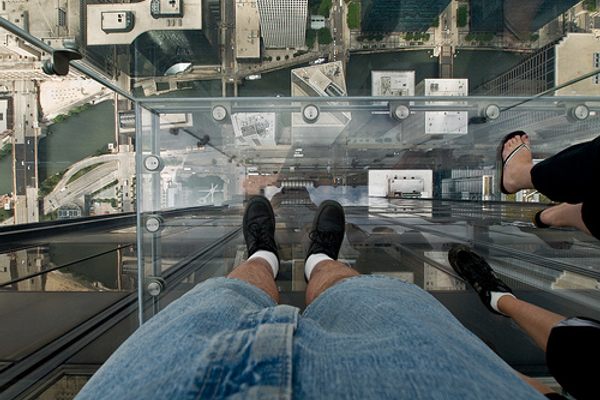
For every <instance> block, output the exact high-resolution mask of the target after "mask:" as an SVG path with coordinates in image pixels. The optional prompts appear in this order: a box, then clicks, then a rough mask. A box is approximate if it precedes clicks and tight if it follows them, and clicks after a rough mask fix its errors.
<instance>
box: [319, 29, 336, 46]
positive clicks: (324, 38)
mask: <svg viewBox="0 0 600 400" xmlns="http://www.w3.org/2000/svg"><path fill="white" fill-rule="evenodd" d="M331 42H333V38H332V37H331V32H330V31H329V28H321V29H319V43H320V44H329V43H331Z"/></svg>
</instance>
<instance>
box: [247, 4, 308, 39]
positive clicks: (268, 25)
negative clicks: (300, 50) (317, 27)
mask: <svg viewBox="0 0 600 400" xmlns="http://www.w3.org/2000/svg"><path fill="white" fill-rule="evenodd" d="M258 12H259V14H260V29H261V34H262V37H263V40H264V45H265V47H266V48H268V49H285V48H296V47H302V46H304V43H305V36H306V18H307V15H308V0H258Z"/></svg>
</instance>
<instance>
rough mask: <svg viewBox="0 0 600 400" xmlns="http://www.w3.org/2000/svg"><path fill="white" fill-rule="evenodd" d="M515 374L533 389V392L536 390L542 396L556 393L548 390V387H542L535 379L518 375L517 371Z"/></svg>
mask: <svg viewBox="0 0 600 400" xmlns="http://www.w3.org/2000/svg"><path fill="white" fill-rule="evenodd" d="M515 372H516V373H517V375H519V376H520V377H521V379H523V380H524V381H525V382H527V383H528V384H529V386H531V387H533V388H534V389H535V390H537V391H538V392H540V393H541V394H543V395H544V396H546V395H548V394H551V393H556V392H555V391H554V390H552V389H550V388H549V387H548V386H546V385H544V384H543V383H542V382H540V381H538V380H537V379H533V378H531V377H529V376H527V375H523V374H522V373H520V372H518V371H515Z"/></svg>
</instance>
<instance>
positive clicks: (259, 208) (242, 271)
mask: <svg viewBox="0 0 600 400" xmlns="http://www.w3.org/2000/svg"><path fill="white" fill-rule="evenodd" d="M242 225H243V231H244V240H245V241H246V247H247V249H248V260H247V261H246V262H245V263H243V264H240V265H239V266H238V267H236V268H235V269H234V270H233V271H231V273H230V274H229V275H228V276H227V277H228V278H235V279H241V280H243V281H245V282H248V283H249V284H251V285H254V286H256V287H257V288H259V289H262V290H264V291H265V292H266V293H267V294H268V295H269V296H271V298H272V299H273V300H275V302H277V303H278V302H279V291H278V290H277V285H276V284H275V277H276V276H277V272H278V271H279V255H278V252H277V243H276V242H275V214H274V212H273V207H271V203H270V202H269V200H267V199H266V198H265V197H262V196H256V197H253V198H251V199H250V200H249V201H248V204H247V205H246V210H245V212H244V219H243V222H242Z"/></svg>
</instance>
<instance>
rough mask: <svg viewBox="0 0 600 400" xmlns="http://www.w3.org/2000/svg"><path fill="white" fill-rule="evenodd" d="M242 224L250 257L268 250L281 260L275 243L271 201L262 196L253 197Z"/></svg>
mask: <svg viewBox="0 0 600 400" xmlns="http://www.w3.org/2000/svg"><path fill="white" fill-rule="evenodd" d="M242 224H243V225H242V226H243V229H244V239H245V240H246V247H247V248H248V257H250V256H251V255H252V254H254V253H256V252H257V251H258V250H266V251H270V252H271V253H275V255H276V256H277V259H279V254H278V253H277V243H276V242H275V214H274V213H273V207H271V203H270V202H269V200H267V199H266V198H264V197H261V196H256V197H252V198H251V199H250V200H249V201H248V204H246V211H245V212H244V221H243V223H242Z"/></svg>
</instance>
